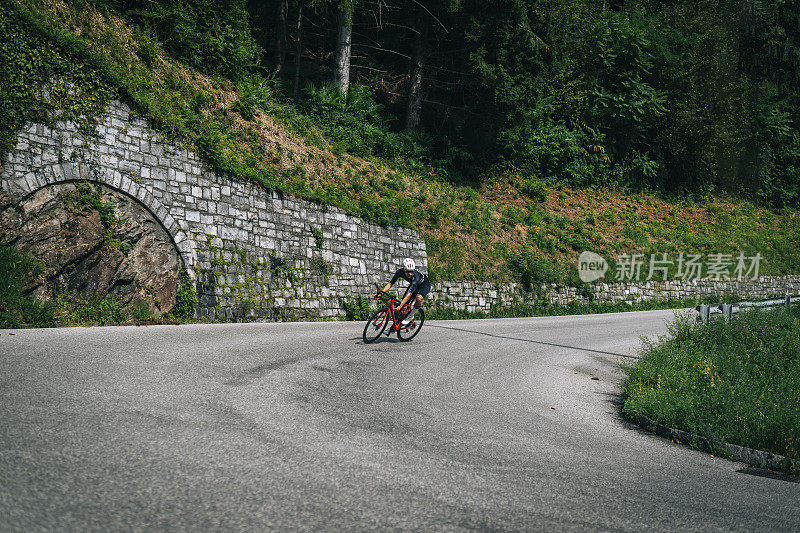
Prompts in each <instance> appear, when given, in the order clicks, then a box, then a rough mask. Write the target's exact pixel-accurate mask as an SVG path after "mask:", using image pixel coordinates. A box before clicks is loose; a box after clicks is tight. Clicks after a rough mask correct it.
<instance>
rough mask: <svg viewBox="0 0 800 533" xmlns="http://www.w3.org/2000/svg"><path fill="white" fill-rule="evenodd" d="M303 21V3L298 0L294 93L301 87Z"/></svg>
mask: <svg viewBox="0 0 800 533" xmlns="http://www.w3.org/2000/svg"><path fill="white" fill-rule="evenodd" d="M302 22H303V4H301V3H300V2H297V37H296V41H295V48H294V94H297V91H298V90H299V89H300V54H301V52H302V51H303V48H302V46H301V42H302V41H301V40H300V29H301V26H302Z"/></svg>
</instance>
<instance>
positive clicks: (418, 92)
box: [406, 5, 428, 132]
mask: <svg viewBox="0 0 800 533" xmlns="http://www.w3.org/2000/svg"><path fill="white" fill-rule="evenodd" d="M416 11H417V16H416V19H417V20H416V24H415V26H416V30H417V33H416V37H415V40H414V56H413V57H412V59H411V86H410V87H409V89H408V107H407V108H406V131H407V132H413V131H415V130H416V129H417V127H418V126H419V121H420V116H421V115H422V69H423V68H424V67H425V52H426V44H427V42H426V41H427V32H428V23H427V19H426V18H425V13H424V12H423V10H422V8H421V7H420V6H419V5H417V10H416Z"/></svg>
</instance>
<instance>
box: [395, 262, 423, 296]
mask: <svg viewBox="0 0 800 533" xmlns="http://www.w3.org/2000/svg"><path fill="white" fill-rule="evenodd" d="M400 278H403V279H404V280H406V281H407V282H408V288H407V289H406V292H410V293H412V294H422V296H423V297H424V296H427V295H428V292H429V291H430V290H431V282H430V280H428V276H426V275H425V274H423V273H422V272H420V271H419V270H417V269H416V268H415V269H414V270H412V271H411V272H406V269H405V268H401V269H398V270H397V272H395V273H394V277H392V281H391V284H392V285H394V284H395V283H397V280H398V279H400Z"/></svg>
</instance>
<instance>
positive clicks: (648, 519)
mask: <svg viewBox="0 0 800 533" xmlns="http://www.w3.org/2000/svg"><path fill="white" fill-rule="evenodd" d="M672 314H673V313H672V312H671V311H653V312H641V313H625V314H610V315H595V316H582V317H555V318H530V319H507V320H481V321H452V322H451V321H439V322H435V321H434V322H431V323H429V324H427V325H426V326H425V328H423V330H422V332H421V333H420V335H419V336H418V337H417V338H416V339H415V340H414V341H412V342H411V343H400V342H397V341H396V339H395V338H385V340H381V341H378V342H376V343H374V344H372V345H364V344H363V343H362V342H361V338H360V337H361V327H360V325H359V324H354V323H331V322H326V323H294V324H227V325H199V326H151V327H140V328H136V327H124V328H88V329H87V328H71V329H58V330H22V331H16V332H15V335H13V336H12V335H10V334H9V332H8V331H2V332H0V364H1V366H0V421H2V425H1V426H0V530H2V531H31V530H54V529H57V530H69V531H86V530H98V531H102V530H108V529H112V530H131V529H133V530H142V529H146V530H255V531H263V530H285V529H290V530H317V529H325V530H364V529H387V528H391V529H418V530H448V531H452V530H472V529H480V530H485V529H493V530H497V529H500V530H546V531H553V530H555V531H561V530H581V531H583V530H626V531H641V530H701V531H723V530H724V531H731V530H737V531H776V530H786V531H788V530H795V531H800V484H798V483H795V482H792V481H791V480H786V479H774V478H769V477H763V476H758V475H752V472H750V471H747V470H746V469H744V465H742V464H739V463H734V462H731V461H727V460H724V459H719V458H715V457H712V456H710V455H707V454H704V453H700V452H696V451H693V450H690V449H688V448H686V447H683V446H679V445H676V444H673V443H671V442H669V441H666V440H663V439H660V438H657V437H653V436H651V435H649V434H647V433H645V432H643V431H641V430H639V429H638V428H637V427H636V426H633V425H631V424H629V423H627V422H625V421H624V420H622V419H621V417H620V415H619V381H620V379H621V373H620V371H619V363H620V362H621V361H631V360H632V359H631V356H633V355H635V353H636V351H637V349H638V347H639V344H640V336H648V337H652V336H655V335H659V334H663V333H664V332H665V331H666V327H665V321H666V320H668V319H669V318H670V317H671V316H672ZM592 377H597V378H599V379H597V380H595V379H592ZM742 470H744V471H742Z"/></svg>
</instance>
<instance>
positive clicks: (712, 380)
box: [623, 306, 800, 464]
mask: <svg viewBox="0 0 800 533" xmlns="http://www.w3.org/2000/svg"><path fill="white" fill-rule="evenodd" d="M624 369H625V371H626V373H627V376H628V377H627V381H626V383H625V391H624V396H625V398H624V406H623V412H624V413H625V414H626V415H627V416H628V417H631V418H633V417H634V416H635V414H636V413H641V414H643V415H646V416H648V417H649V418H651V419H653V420H655V421H656V422H659V423H661V424H664V425H666V426H668V427H672V428H676V429H681V430H684V431H686V432H688V433H690V434H692V435H693V436H696V437H699V438H702V439H707V440H708V441H711V442H716V443H729V444H736V445H739V446H745V447H748V448H753V449H758V450H764V451H768V452H772V453H777V454H780V455H783V456H785V457H788V458H790V459H800V379H799V378H798V376H800V307H798V306H795V307H793V308H792V309H791V311H787V310H786V309H784V308H781V309H775V310H772V311H759V310H754V311H751V312H747V313H744V314H741V315H737V316H735V317H734V319H733V320H732V321H731V323H730V324H727V323H725V322H723V321H721V320H714V321H712V323H711V324H710V325H708V326H702V325H699V324H698V323H697V322H696V320H695V316H694V314H690V315H686V316H683V317H679V318H677V319H676V320H675V321H674V322H673V323H671V324H670V326H669V332H668V334H667V335H666V336H665V337H663V338H661V339H659V340H658V341H654V342H648V343H646V344H645V346H644V348H643V351H642V354H641V359H640V360H639V361H638V362H637V363H636V364H633V365H630V366H624ZM796 464H800V463H796Z"/></svg>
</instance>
